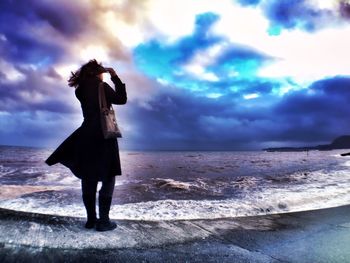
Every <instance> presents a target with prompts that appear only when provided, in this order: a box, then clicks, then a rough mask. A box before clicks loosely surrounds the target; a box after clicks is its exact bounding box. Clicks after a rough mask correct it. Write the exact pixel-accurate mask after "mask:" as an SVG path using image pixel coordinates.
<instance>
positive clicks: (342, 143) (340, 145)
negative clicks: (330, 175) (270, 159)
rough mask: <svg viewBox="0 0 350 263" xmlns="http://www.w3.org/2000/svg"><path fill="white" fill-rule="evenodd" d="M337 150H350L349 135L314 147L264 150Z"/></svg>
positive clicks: (265, 149) (268, 149) (269, 150)
mask: <svg viewBox="0 0 350 263" xmlns="http://www.w3.org/2000/svg"><path fill="white" fill-rule="evenodd" d="M337 149H350V135H342V136H339V137H337V138H335V139H334V140H333V141H332V142H331V143H330V144H324V145H316V146H302V147H276V148H264V149H263V151H267V152H302V151H312V150H318V151H330V150H337Z"/></svg>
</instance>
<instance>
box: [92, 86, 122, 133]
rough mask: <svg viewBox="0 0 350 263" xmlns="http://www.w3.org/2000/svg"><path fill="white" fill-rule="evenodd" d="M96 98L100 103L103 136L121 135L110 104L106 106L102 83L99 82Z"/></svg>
mask: <svg viewBox="0 0 350 263" xmlns="http://www.w3.org/2000/svg"><path fill="white" fill-rule="evenodd" d="M98 98H99V105H100V119H101V127H102V132H103V136H104V138H105V139H109V138H117V137H119V138H120V137H122V134H121V132H120V130H119V127H118V124H117V120H116V118H115V113H114V110H113V107H112V105H111V106H110V107H109V108H108V107H107V101H106V95H105V89H104V84H103V82H101V83H100V84H99V87H98Z"/></svg>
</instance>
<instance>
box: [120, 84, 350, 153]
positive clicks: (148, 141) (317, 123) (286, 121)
mask: <svg viewBox="0 0 350 263" xmlns="http://www.w3.org/2000/svg"><path fill="white" fill-rule="evenodd" d="M264 99H267V100H268V99H269V98H268V97H264V98H262V100H264ZM131 104H132V105H130V104H129V107H130V108H129V109H128V110H126V111H127V114H126V115H127V119H128V121H129V122H132V123H133V125H134V129H133V131H132V132H131V133H130V134H129V135H127V136H129V137H128V140H130V141H132V142H133V144H132V145H131V147H132V148H135V149H164V150H165V149H178V150H184V149H185V150H216V149H220V150H241V149H260V148H263V147H268V146H270V145H269V142H274V143H279V145H281V146H283V145H284V146H288V145H290V144H292V145H305V144H307V145H313V144H318V143H324V142H328V141H330V140H332V139H333V138H335V137H337V136H339V135H342V134H347V133H350V122H349V121H348V119H349V116H350V106H349V105H350V78H345V77H344V78H343V77H337V78H333V79H326V80H321V81H318V82H315V83H314V84H312V85H311V86H310V88H309V89H303V90H300V91H294V92H293V91H291V92H290V95H287V96H285V97H284V98H282V100H281V101H279V102H277V104H275V103H274V105H272V106H271V105H270V106H268V107H266V106H264V105H261V106H259V103H256V102H253V107H252V104H251V103H250V101H247V102H242V101H239V100H235V99H234V97H233V96H223V97H220V98H216V99H211V98H207V97H203V96H193V93H191V92H189V91H179V90H176V89H171V88H169V89H167V90H164V91H163V92H161V93H159V94H158V95H157V96H155V97H154V98H153V99H152V100H150V101H149V102H148V105H149V107H148V108H145V107H141V106H139V105H137V104H136V103H133V102H132V103H131Z"/></svg>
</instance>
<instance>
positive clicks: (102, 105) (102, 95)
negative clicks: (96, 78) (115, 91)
mask: <svg viewBox="0 0 350 263" xmlns="http://www.w3.org/2000/svg"><path fill="white" fill-rule="evenodd" d="M98 102H99V105H100V110H102V109H106V108H107V101H106V95H105V89H104V84H103V82H101V83H100V84H99V85H98Z"/></svg>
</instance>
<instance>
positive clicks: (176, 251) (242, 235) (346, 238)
mask: <svg viewBox="0 0 350 263" xmlns="http://www.w3.org/2000/svg"><path fill="white" fill-rule="evenodd" d="M0 222H1V223H0V262H77V261H84V262H350V206H342V207H336V208H329V209H322V210H314V211H306V212H296V213H287V214H275V215H264V216H254V217H240V218H229V219H216V220H183V221H158V222H156V221H127V220H120V221H117V224H118V228H117V229H116V230H114V231H109V232H102V233H101V232H96V231H95V230H87V229H85V228H84V227H83V225H84V222H85V221H84V219H80V218H74V217H60V216H52V215H42V214H34V213H24V212H17V211H13V210H6V209H1V208H0Z"/></svg>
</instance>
